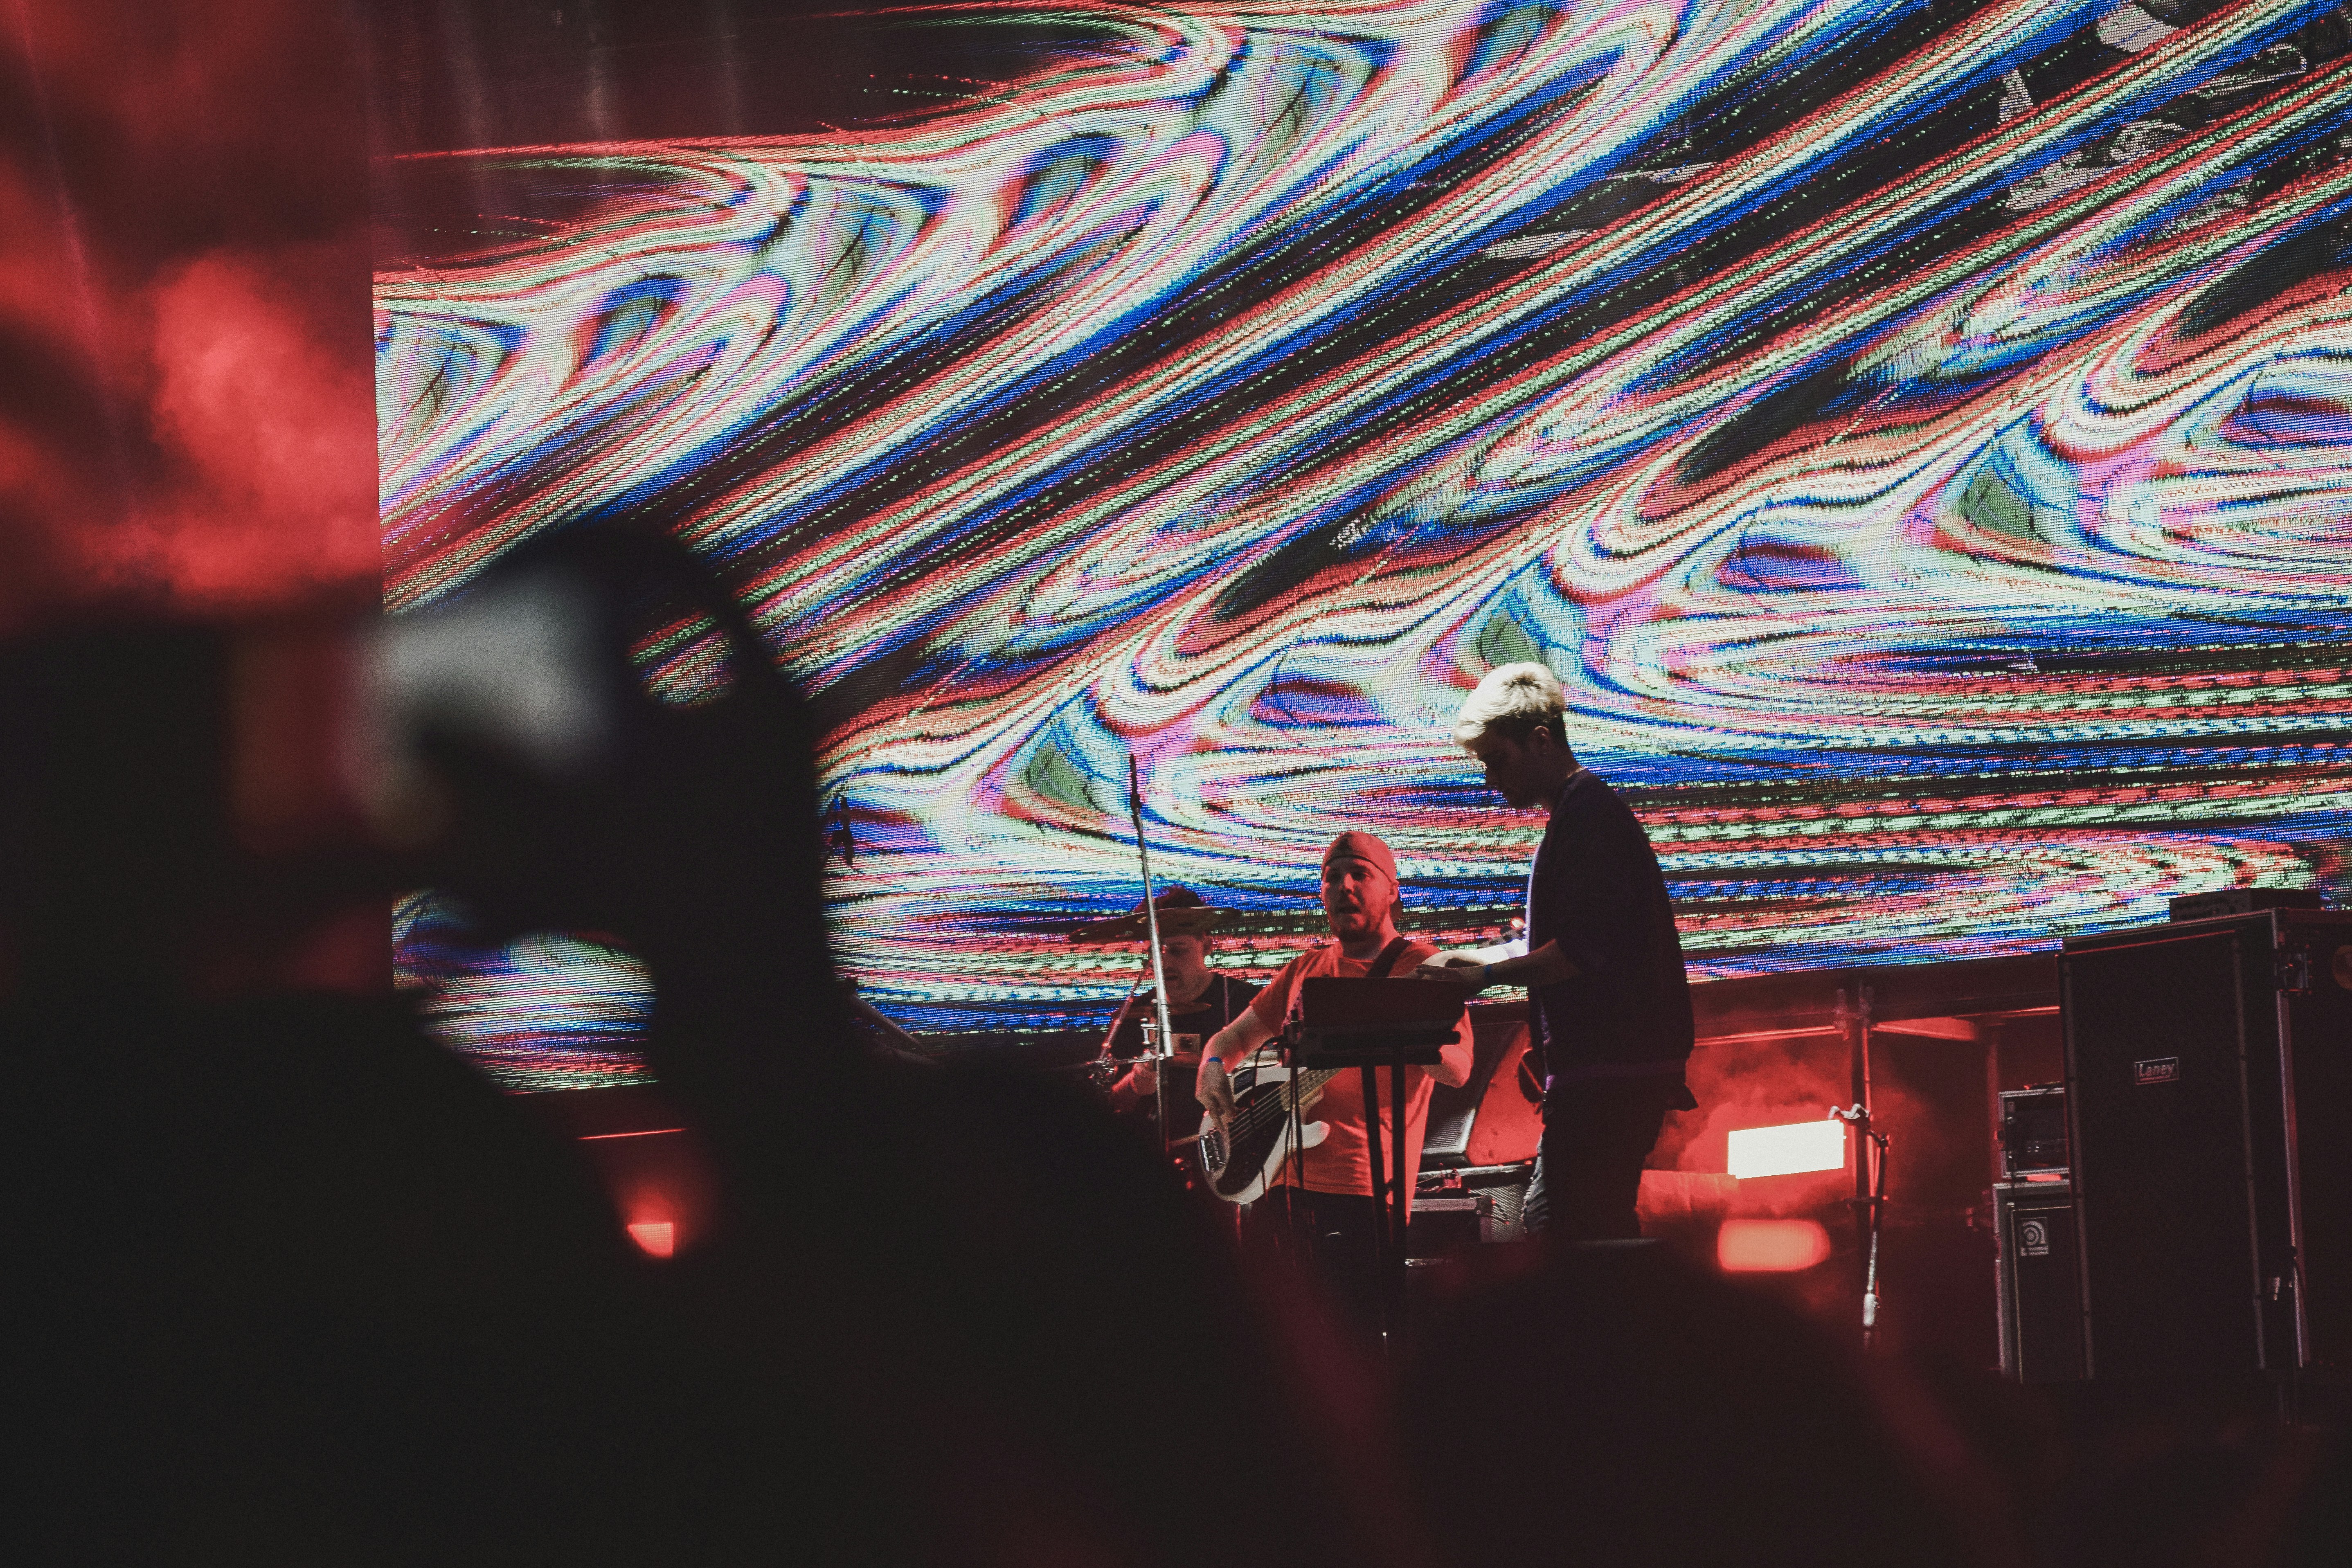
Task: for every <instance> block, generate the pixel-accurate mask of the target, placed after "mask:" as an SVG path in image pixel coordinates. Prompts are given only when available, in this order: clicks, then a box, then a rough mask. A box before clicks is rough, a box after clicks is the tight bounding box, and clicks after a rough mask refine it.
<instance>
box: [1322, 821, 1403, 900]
mask: <svg viewBox="0 0 2352 1568" xmlns="http://www.w3.org/2000/svg"><path fill="white" fill-rule="evenodd" d="M1343 856H1344V857H1346V858H1349V859H1351V860H1361V861H1363V862H1364V863H1365V864H1366V865H1370V866H1378V867H1379V868H1381V870H1382V871H1385V872H1386V873H1388V879H1389V886H1390V887H1391V888H1399V887H1402V886H1403V884H1402V883H1401V882H1400V881H1398V880H1397V868H1396V857H1395V856H1394V855H1392V854H1391V853H1390V852H1389V847H1388V846H1387V845H1385V844H1383V843H1381V841H1380V840H1379V839H1377V838H1375V837H1372V836H1371V835H1370V834H1369V833H1361V832H1358V831H1356V830H1355V829H1353V828H1350V829H1349V831H1347V832H1345V833H1342V834H1341V835H1339V837H1337V838H1334V839H1333V840H1331V847H1329V848H1328V849H1326V850H1324V851H1323V865H1324V868H1325V869H1327V870H1328V869H1329V868H1330V865H1331V862H1332V861H1334V860H1337V859H1339V858H1341V857H1343Z"/></svg>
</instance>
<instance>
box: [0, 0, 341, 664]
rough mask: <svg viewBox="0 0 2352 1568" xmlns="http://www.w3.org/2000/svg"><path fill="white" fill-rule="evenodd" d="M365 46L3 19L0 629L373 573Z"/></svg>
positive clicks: (173, 14)
mask: <svg viewBox="0 0 2352 1568" xmlns="http://www.w3.org/2000/svg"><path fill="white" fill-rule="evenodd" d="M366 217H367V138H366V121H365V113H364V97H363V76H362V70H361V65H360V54H359V48H358V43H357V38H356V36H355V34H354V33H353V32H352V29H351V26H350V24H349V22H348V21H347V20H346V18H345V15H344V13H343V12H342V10H341V8H340V7H336V6H319V5H305V4H302V3H301V0H219V3H216V4H210V5H186V4H161V5H158V4H137V3H131V0H0V230H5V233H6V234H7V236H8V241H7V244H6V246H5V247H0V628H9V627H16V626H24V625H26V624H28V623H32V622H37V621H44V620H53V619H56V618H58V617H60V616H65V615H68V614H69V613H70V612H71V611H72V610H74V609H75V608H76V607H77V606H79V605H89V604H92V603H98V602H111V603H114V604H117V605H120V604H121V603H123V602H125V601H128V602H131V603H132V604H139V605H149V606H152V607H156V608H163V607H180V608H195V609H205V608H221V607H234V606H237V605H254V604H259V603H268V602H273V601H283V600H286V599H289V598H295V597H304V596H309V595H315V594H317V593H320V592H321V591H337V592H343V591H352V590H364V591H366V592H369V593H371V594H372V593H373V588H372V586H370V585H372V584H373V583H374V582H375V581H376V579H377V577H378V564H377V546H376V521H375V446H374V423H373V421H374V412H373V394H372V387H371V381H372V375H371V362H372V354H371V347H370V340H369V331H370V319H371V318H370V307H369V266H368V255H367V238H366Z"/></svg>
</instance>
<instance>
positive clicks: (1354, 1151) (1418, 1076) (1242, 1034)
mask: <svg viewBox="0 0 2352 1568" xmlns="http://www.w3.org/2000/svg"><path fill="white" fill-rule="evenodd" d="M1396 910H1397V868H1396V857H1395V856H1394V855H1392V854H1391V853H1390V851H1389V847H1388V846H1387V845H1386V844H1383V843H1381V840H1380V839H1378V838H1376V837H1373V836H1372V835H1370V834H1369V833H1357V832H1349V833H1342V834H1341V835H1339V837H1337V838H1334V839H1333V840H1331V845H1330V847H1329V848H1328V849H1326V850H1324V851H1323V911H1324V914H1325V915H1326V916H1327V917H1328V919H1329V921H1330V923H1331V934H1332V935H1333V936H1334V937H1336V938H1338V939H1339V940H1338V941H1337V942H1328V943H1326V944H1324V945H1322V946H1320V947H1316V948H1312V949H1309V950H1308V951H1307V952H1303V953H1300V954H1299V955H1298V956H1297V958H1294V959H1292V960H1291V961H1290V962H1289V963H1286V964H1285V965H1284V966H1283V968H1282V970H1281V972H1280V973H1277V974H1276V975H1275V977H1274V978H1273V980H1271V981H1270V982H1268V983H1267V984H1266V987H1265V990H1263V991H1261V992H1259V993H1258V994H1257V996H1256V999H1255V1000H1254V1001H1253V1002H1251V1003H1250V1005H1249V1007H1248V1009H1247V1010H1246V1011H1244V1013H1243V1014H1242V1016H1240V1017H1238V1018H1236V1019H1234V1021H1233V1022H1232V1023H1231V1024H1229V1025H1227V1026H1225V1027H1224V1028H1223V1029H1220V1030H1219V1031H1218V1032H1217V1033H1216V1034H1215V1035H1213V1036H1212V1037H1210V1039H1209V1043H1208V1044H1207V1045H1206V1046H1205V1047H1202V1053H1201V1076H1200V1087H1199V1097H1200V1100H1201V1103H1202V1105H1203V1106H1205V1107H1207V1108H1208V1112H1209V1114H1210V1115H1211V1116H1212V1117H1213V1118H1214V1119H1216V1121H1217V1122H1218V1124H1219V1125H1220V1126H1222V1125H1223V1123H1224V1121H1226V1119H1228V1118H1230V1117H1231V1116H1232V1115H1233V1113H1234V1095H1233V1089H1232V1085H1231V1083H1230V1081H1229V1078H1228V1073H1227V1068H1228V1066H1229V1065H1237V1064H1238V1063H1239V1062H1240V1061H1241V1060H1242V1058H1244V1057H1247V1056H1249V1055H1250V1054H1251V1053H1252V1052H1254V1051H1255V1050H1256V1049H1257V1048H1258V1047H1261V1046H1263V1045H1265V1043H1266V1042H1267V1041H1268V1040H1271V1039H1273V1038H1274V1037H1276V1035H1278V1034H1279V1033H1280V1032H1281V1030H1282V1027H1283V1026H1284V1024H1285V1023H1286V1022H1287V1021H1288V1019H1289V1016H1290V1014H1291V1012H1292V1010H1293V1009H1294V1008H1295V1007H1296V1006H1297V997H1298V983H1299V982H1300V981H1302V980H1308V979H1313V978H1316V977H1318V976H1321V975H1341V976H1347V977H1351V978H1352V977H1360V976H1364V975H1398V976H1404V975H1410V974H1412V973H1413V971H1414V968H1415V967H1416V966H1417V965H1419V964H1420V963H1422V962H1423V960H1425V959H1428V958H1431V957H1433V956H1434V955H1435V953H1436V952H1437V949H1436V948H1435V947H1433V945H1431V944H1430V943H1428V942H1412V941H1409V940H1407V939H1406V938H1404V937H1402V936H1399V935H1398V934H1397V929H1396ZM1469 1078H1470V1026H1469V1020H1468V1017H1467V1016H1466V1014H1465V1017H1464V1019H1463V1022H1462V1024H1461V1026H1459V1027H1457V1028H1456V1029H1455V1030H1454V1038H1453V1039H1452V1040H1451V1041H1450V1042H1448V1043H1447V1045H1446V1046H1445V1047H1444V1055H1443V1059H1441V1060H1440V1061H1439V1062H1438V1063H1437V1065H1436V1066H1434V1067H1430V1068H1419V1067H1409V1068H1405V1069H1404V1092H1405V1159H1404V1168H1405V1171H1406V1179H1407V1182H1408V1186H1407V1189H1406V1190H1407V1192H1408V1194H1409V1193H1410V1192H1411V1190H1412V1189H1411V1186H1410V1185H1409V1184H1410V1182H1411V1179H1412V1173H1413V1172H1416V1171H1418V1170H1419V1169H1420V1168H1421V1141H1422V1131H1423V1128H1424V1127H1425V1126H1426V1125H1427V1123H1428V1121H1429V1099H1430V1095H1431V1093H1432V1091H1433V1089H1435V1087H1436V1086H1437V1085H1438V1084H1441V1083H1442V1084H1444V1085H1446V1086H1448V1087H1449V1088H1454V1087H1458V1086H1460V1085H1461V1084H1464V1083H1465V1082H1467V1081H1469ZM1382 1081H1383V1083H1384V1082H1385V1079H1383V1080H1382ZM1303 1114H1304V1115H1305V1116H1306V1117H1307V1120H1308V1121H1320V1122H1323V1123H1324V1124H1326V1126H1328V1128H1329V1130H1330V1131H1329V1132H1328V1136H1326V1137H1325V1138H1324V1140H1323V1142H1321V1143H1319V1144H1318V1145H1317V1146H1316V1147H1314V1148H1312V1149H1309V1150H1307V1152H1306V1153H1305V1154H1304V1155H1303V1156H1301V1157H1300V1158H1299V1160H1298V1161H1297V1170H1298V1172H1299V1174H1300V1177H1301V1181H1302V1184H1303V1188H1304V1190H1303V1191H1302V1190H1300V1188H1299V1187H1296V1186H1293V1185H1292V1184H1291V1173H1292V1170H1293V1164H1292V1163H1291V1162H1285V1163H1284V1164H1283V1167H1282V1172H1281V1174H1280V1175H1279V1176H1277V1177H1276V1186H1274V1187H1273V1188H1272V1189H1271V1190H1269V1191H1268V1192H1267V1193H1266V1194H1265V1196H1264V1197H1262V1198H1259V1199H1258V1200H1257V1201H1256V1202H1255V1203H1251V1204H1244V1205H1242V1209H1241V1233H1242V1241H1243V1245H1244V1247H1245V1248H1248V1249H1250V1250H1252V1251H1255V1252H1258V1253H1261V1254H1263V1255H1268V1256H1275V1257H1281V1258H1287V1259H1289V1260H1292V1261H1296V1262H1299V1263H1304V1264H1307V1265H1309V1266H1311V1267H1312V1268H1313V1269H1314V1271H1315V1272H1316V1273H1317V1274H1318V1276H1320V1277H1321V1279H1323V1280H1324V1282H1325V1283H1326V1284H1327V1285H1328V1286H1329V1287H1330V1288H1331V1289H1332V1290H1333V1291H1334V1293H1335V1294H1336V1295H1337V1296H1338V1297H1339V1300H1340V1304H1341V1305H1342V1306H1343V1307H1345V1308H1347V1309H1348V1310H1351V1311H1352V1312H1354V1313H1355V1314H1356V1315H1357V1317H1358V1319H1359V1321H1360V1322H1361V1323H1362V1324H1363V1326H1365V1327H1366V1328H1368V1329H1371V1328H1376V1327H1377V1326H1378V1324H1379V1322H1380V1312H1381V1275H1380V1267H1379V1264H1380V1255H1379V1250H1378V1244H1377V1238H1378V1235H1379V1224H1380V1210H1379V1207H1378V1205H1376V1204H1375V1202H1374V1200H1373V1198H1372V1167H1371V1156H1370V1142H1369V1140H1368V1138H1367V1136H1366V1128H1365V1108H1364V1089H1363V1080H1362V1078H1361V1076H1360V1074H1357V1073H1354V1072H1343V1073H1340V1074H1339V1076H1337V1077H1336V1078H1333V1079H1330V1080H1329V1081H1328V1082H1327V1083H1325V1084H1324V1085H1323V1087H1322V1089H1321V1090H1320V1091H1319V1098H1318V1099H1316V1100H1313V1101H1312V1102H1311V1103H1310V1104H1308V1105H1307V1106H1306V1107H1304V1108H1303ZM1387 1115H1388V1110H1387V1108H1386V1107H1385V1106H1383V1107H1381V1117H1382V1120H1383V1126H1384V1128H1385V1124H1386V1119H1387Z"/></svg>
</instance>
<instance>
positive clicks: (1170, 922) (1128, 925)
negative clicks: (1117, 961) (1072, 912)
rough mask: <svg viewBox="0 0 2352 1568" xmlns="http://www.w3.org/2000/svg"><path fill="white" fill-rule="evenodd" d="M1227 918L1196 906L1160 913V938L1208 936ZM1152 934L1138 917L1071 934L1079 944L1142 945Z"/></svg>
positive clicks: (1090, 923) (1097, 923) (1118, 918)
mask: <svg viewBox="0 0 2352 1568" xmlns="http://www.w3.org/2000/svg"><path fill="white" fill-rule="evenodd" d="M1224 918H1225V911H1224V910H1212V909H1206V908H1202V907H1201V906H1197V905H1192V906H1183V907H1180V908H1177V909H1172V910H1160V935H1161V936H1205V935H1207V934H1208V933H1209V931H1211V929H1212V928H1213V927H1214V926H1215V925H1216V923H1217V922H1218V921H1221V920H1223V919H1224ZM1150 934H1151V928H1150V926H1149V925H1147V924H1146V923H1145V921H1144V917H1143V916H1141V915H1139V914H1127V915H1113V916H1112V917H1111V918H1110V919H1108V920H1107V921H1088V922H1087V923H1086V924H1085V925H1082V926H1080V927H1078V928H1077V929H1076V931H1072V932H1070V940H1071V941H1072V942H1142V941H1144V940H1145V939H1146V938H1148V937H1149V936H1150Z"/></svg>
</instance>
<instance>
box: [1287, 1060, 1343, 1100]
mask: <svg viewBox="0 0 2352 1568" xmlns="http://www.w3.org/2000/svg"><path fill="white" fill-rule="evenodd" d="M1347 1070H1348V1069H1347V1068H1316V1069H1315V1070H1314V1071H1312V1072H1301V1073H1298V1074H1296V1075H1295V1076H1293V1077H1292V1079H1291V1080H1290V1082H1289V1084H1288V1085H1286V1088H1287V1089H1289V1091H1290V1095H1291V1098H1292V1099H1293V1100H1297V1103H1298V1107H1299V1109H1300V1110H1305V1109H1306V1108H1307V1106H1310V1105H1312V1104H1314V1103H1315V1097H1316V1096H1317V1095H1318V1094H1320V1093H1322V1092H1323V1086H1324V1085H1325V1084H1327V1083H1329V1082H1330V1081H1331V1080H1332V1079H1335V1078H1338V1077H1339V1075H1340V1074H1341V1073H1343V1072H1346V1071H1347Z"/></svg>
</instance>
